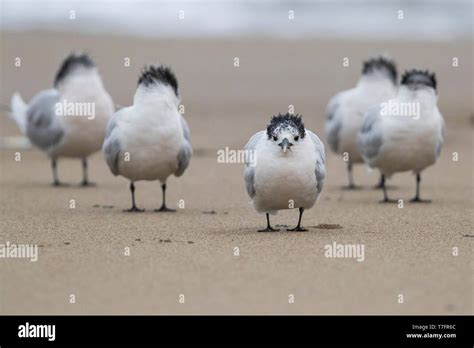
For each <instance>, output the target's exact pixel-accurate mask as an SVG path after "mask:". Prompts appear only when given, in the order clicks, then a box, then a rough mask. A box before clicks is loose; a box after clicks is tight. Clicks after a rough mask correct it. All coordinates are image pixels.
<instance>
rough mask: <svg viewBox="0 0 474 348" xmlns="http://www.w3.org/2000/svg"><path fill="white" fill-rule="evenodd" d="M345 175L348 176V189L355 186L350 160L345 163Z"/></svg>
mask: <svg viewBox="0 0 474 348" xmlns="http://www.w3.org/2000/svg"><path fill="white" fill-rule="evenodd" d="M347 176H348V178H349V186H348V187H349V188H350V189H353V188H355V185H354V173H353V172H352V163H351V162H348V163H347Z"/></svg>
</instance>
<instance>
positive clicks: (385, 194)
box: [380, 174, 397, 203]
mask: <svg viewBox="0 0 474 348" xmlns="http://www.w3.org/2000/svg"><path fill="white" fill-rule="evenodd" d="M380 181H381V184H382V190H383V200H382V201H380V203H396V202H397V201H396V200H394V199H389V198H388V195H387V186H386V185H385V175H383V174H382V177H381V178H380Z"/></svg>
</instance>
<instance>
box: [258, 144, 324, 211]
mask: <svg viewBox="0 0 474 348" xmlns="http://www.w3.org/2000/svg"><path fill="white" fill-rule="evenodd" d="M256 151H257V165H256V168H255V191H256V195H255V197H254V206H255V209H256V210H257V211H259V212H272V213H273V212H275V211H277V210H282V209H293V208H300V207H302V208H305V209H309V208H311V207H312V206H313V205H314V203H315V202H316V199H317V188H316V176H315V165H316V151H315V149H314V145H313V144H311V140H310V139H309V138H308V137H307V138H305V139H304V140H302V141H300V144H298V145H297V146H294V147H293V148H292V151H287V152H286V153H283V151H281V150H280V148H279V147H278V146H277V145H276V144H273V143H271V141H269V140H267V139H263V140H262V141H261V142H260V143H259V145H258V146H257V148H256Z"/></svg>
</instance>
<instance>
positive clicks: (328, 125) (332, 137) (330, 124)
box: [324, 93, 342, 152]
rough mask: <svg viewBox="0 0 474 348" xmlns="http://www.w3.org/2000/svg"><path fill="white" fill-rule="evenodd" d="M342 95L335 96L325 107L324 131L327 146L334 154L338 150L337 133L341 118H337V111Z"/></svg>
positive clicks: (339, 129) (340, 125) (339, 128)
mask: <svg viewBox="0 0 474 348" xmlns="http://www.w3.org/2000/svg"><path fill="white" fill-rule="evenodd" d="M341 97H342V94H341V93H339V94H337V95H335V96H334V97H333V98H332V99H331V100H330V101H329V103H328V106H327V107H326V122H325V124H324V131H325V133H326V139H327V141H328V143H329V146H330V147H331V149H332V150H333V151H334V152H337V151H338V148H339V133H340V131H341V127H342V121H341V118H340V117H339V116H338V113H337V111H338V109H339V106H340V104H341V99H342V98H341Z"/></svg>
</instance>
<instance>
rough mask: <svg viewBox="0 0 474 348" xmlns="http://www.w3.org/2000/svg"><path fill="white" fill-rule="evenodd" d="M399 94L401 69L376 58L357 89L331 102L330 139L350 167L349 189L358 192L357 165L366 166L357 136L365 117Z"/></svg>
mask: <svg viewBox="0 0 474 348" xmlns="http://www.w3.org/2000/svg"><path fill="white" fill-rule="evenodd" d="M396 93H397V68H396V65H395V63H394V61H393V60H391V59H388V58H385V57H376V58H371V59H369V60H367V61H365V62H364V64H363V67H362V76H361V77H360V78H359V81H358V82H357V85H356V86H355V87H354V88H351V89H348V90H345V91H342V92H339V93H338V94H336V95H335V96H334V97H333V98H332V99H331V100H330V101H329V103H328V105H327V107H326V123H325V133H326V139H327V142H328V143H329V146H330V148H331V150H332V151H333V152H335V153H336V154H338V155H341V156H342V157H343V160H344V161H345V162H346V163H347V174H348V181H349V184H348V186H347V188H348V189H355V188H357V186H356V185H355V183H354V176H353V166H354V164H358V163H363V162H364V161H363V159H362V156H361V155H360V153H359V149H358V147H357V134H358V133H359V130H360V127H361V125H362V121H363V118H364V114H365V112H366V111H367V110H368V108H369V107H370V106H372V105H374V104H378V103H380V102H383V101H385V100H387V99H390V98H393V97H394V96H395V95H396ZM379 185H380V183H379ZM377 187H378V186H377Z"/></svg>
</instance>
